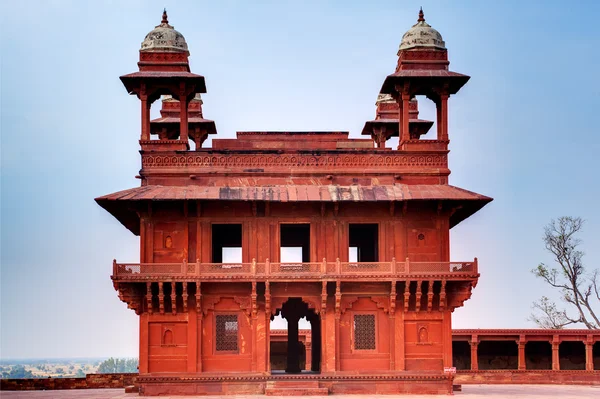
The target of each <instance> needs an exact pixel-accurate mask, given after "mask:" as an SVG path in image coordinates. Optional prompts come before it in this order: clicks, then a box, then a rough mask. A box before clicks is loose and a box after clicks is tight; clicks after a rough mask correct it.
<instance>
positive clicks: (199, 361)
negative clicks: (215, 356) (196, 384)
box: [194, 281, 204, 373]
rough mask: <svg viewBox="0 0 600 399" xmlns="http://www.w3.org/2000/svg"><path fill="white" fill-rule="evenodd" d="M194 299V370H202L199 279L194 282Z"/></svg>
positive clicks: (200, 292) (199, 371)
mask: <svg viewBox="0 0 600 399" xmlns="http://www.w3.org/2000/svg"><path fill="white" fill-rule="evenodd" d="M194 297H195V299H196V319H197V320H196V321H197V323H198V327H197V329H196V339H197V343H196V345H197V353H198V355H197V358H196V372H198V373H201V372H202V316H203V315H204V314H203V313H202V285H201V283H200V282H199V281H197V282H196V294H195V295H194Z"/></svg>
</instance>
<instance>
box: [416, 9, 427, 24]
mask: <svg viewBox="0 0 600 399" xmlns="http://www.w3.org/2000/svg"><path fill="white" fill-rule="evenodd" d="M417 22H425V14H423V7H421V9H420V10H419V19H417Z"/></svg>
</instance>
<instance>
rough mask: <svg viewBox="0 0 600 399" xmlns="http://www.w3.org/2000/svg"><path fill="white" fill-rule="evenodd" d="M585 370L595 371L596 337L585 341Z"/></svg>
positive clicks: (589, 336)
mask: <svg viewBox="0 0 600 399" xmlns="http://www.w3.org/2000/svg"><path fill="white" fill-rule="evenodd" d="M585 369H586V370H587V371H594V337H593V336H591V335H588V336H587V339H586V341H585Z"/></svg>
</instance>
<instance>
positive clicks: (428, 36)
mask: <svg viewBox="0 0 600 399" xmlns="http://www.w3.org/2000/svg"><path fill="white" fill-rule="evenodd" d="M417 47H428V48H438V49H441V50H445V49H446V43H444V40H443V39H442V35H440V32H438V31H437V30H435V29H433V28H432V27H431V25H429V24H428V23H427V22H425V18H424V17H423V10H421V11H420V12H419V19H418V21H417V23H416V24H414V25H413V26H412V28H410V29H409V30H408V31H407V32H406V33H405V34H404V36H402V42H401V43H400V50H409V49H411V48H417Z"/></svg>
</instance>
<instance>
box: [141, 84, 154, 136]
mask: <svg viewBox="0 0 600 399" xmlns="http://www.w3.org/2000/svg"><path fill="white" fill-rule="evenodd" d="M140 100H141V102H142V134H141V140H150V106H151V105H152V104H151V102H150V101H149V100H148V95H147V94H146V90H145V88H142V90H141V93H140Z"/></svg>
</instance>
